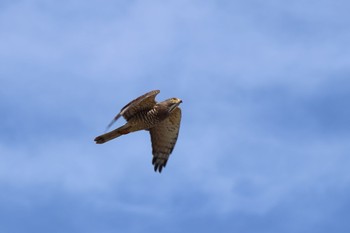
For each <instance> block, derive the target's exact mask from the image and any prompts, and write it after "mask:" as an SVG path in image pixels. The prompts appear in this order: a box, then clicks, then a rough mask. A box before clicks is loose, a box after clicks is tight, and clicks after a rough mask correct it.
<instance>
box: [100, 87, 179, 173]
mask: <svg viewBox="0 0 350 233" xmlns="http://www.w3.org/2000/svg"><path fill="white" fill-rule="evenodd" d="M159 93H160V91H159V90H153V91H150V92H147V93H146V94H144V95H141V96H140V97H138V98H136V99H134V100H132V101H131V102H130V103H128V104H127V105H125V106H124V107H123V108H122V109H121V110H120V112H119V113H118V114H117V115H116V116H115V117H114V118H113V120H112V122H111V123H110V124H109V125H108V126H107V129H109V128H110V127H111V126H112V125H113V124H114V123H115V122H116V121H117V120H118V119H119V118H120V117H121V116H122V117H124V119H125V120H126V123H125V124H124V125H123V126H121V127H119V128H117V129H114V130H112V131H110V132H108V133H105V134H102V135H100V136H97V137H96V138H95V139H94V141H95V142H96V144H102V143H105V142H108V141H110V140H112V139H115V138H117V137H119V136H122V135H125V134H128V133H132V132H135V131H140V130H146V131H149V133H150V136H151V144H152V154H153V158H152V165H153V166H154V171H155V172H157V171H158V172H159V173H161V172H162V170H163V168H164V167H165V166H166V164H167V161H168V159H169V156H170V154H171V153H172V152H173V150H174V147H175V144H176V141H177V138H178V135H179V129H180V123H181V108H180V107H179V105H180V104H181V103H182V100H181V99H179V98H170V99H167V100H164V101H162V102H156V101H155V97H156V96H157V95H158V94H159Z"/></svg>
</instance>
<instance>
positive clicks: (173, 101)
mask: <svg viewBox="0 0 350 233" xmlns="http://www.w3.org/2000/svg"><path fill="white" fill-rule="evenodd" d="M163 103H164V104H165V106H166V107H167V109H168V112H169V113H171V112H172V111H173V110H174V109H175V108H176V107H177V106H179V105H180V104H181V103H182V100H181V99H179V98H170V99H167V100H165V101H163Z"/></svg>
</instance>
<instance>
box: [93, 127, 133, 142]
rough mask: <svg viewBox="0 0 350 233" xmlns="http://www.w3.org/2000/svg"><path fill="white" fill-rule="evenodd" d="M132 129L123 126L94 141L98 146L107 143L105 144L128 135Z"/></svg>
mask: <svg viewBox="0 0 350 233" xmlns="http://www.w3.org/2000/svg"><path fill="white" fill-rule="evenodd" d="M130 128H131V127H130V126H128V125H123V126H122V127H119V128H117V129H115V130H112V131H111V132H108V133H105V134H102V135H100V136H98V137H96V138H95V139H94V141H95V142H96V143H97V144H102V143H105V142H108V141H110V140H112V139H114V138H117V137H119V136H121V135H123V134H128V133H130V131H129V129H130Z"/></svg>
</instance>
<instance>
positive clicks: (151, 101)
mask: <svg viewBox="0 0 350 233" xmlns="http://www.w3.org/2000/svg"><path fill="white" fill-rule="evenodd" d="M159 92H160V91H159V90H154V91H150V92H148V93H146V94H144V95H142V96H140V97H138V98H136V99H134V100H133V101H131V102H130V103H128V104H127V105H125V106H124V107H123V108H122V109H121V110H120V112H119V113H118V115H116V116H115V117H114V119H113V120H112V122H111V123H109V125H108V126H107V129H108V128H109V127H111V126H112V125H113V123H114V122H116V121H117V120H118V119H119V117H120V116H123V117H124V118H125V120H127V121H128V120H129V119H130V118H131V117H132V116H134V115H135V114H136V113H138V112H141V111H145V110H150V109H152V108H153V107H154V105H155V104H156V101H155V98H156V95H158V93H159Z"/></svg>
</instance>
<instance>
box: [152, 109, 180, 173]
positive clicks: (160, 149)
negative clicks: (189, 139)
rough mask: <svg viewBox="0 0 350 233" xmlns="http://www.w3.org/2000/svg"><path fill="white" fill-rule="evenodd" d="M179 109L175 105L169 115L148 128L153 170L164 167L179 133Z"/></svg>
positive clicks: (159, 169)
mask: <svg viewBox="0 0 350 233" xmlns="http://www.w3.org/2000/svg"><path fill="white" fill-rule="evenodd" d="M180 122H181V109H180V108H179V107H177V108H176V109H174V111H173V112H172V113H171V114H170V116H169V117H168V118H167V119H165V120H164V121H162V122H161V123H159V124H158V125H157V126H155V127H153V128H151V129H150V134H151V141H152V154H153V160H152V164H153V165H154V171H157V170H158V171H159V172H161V171H162V169H163V167H165V165H166V163H167V161H168V158H169V156H170V154H171V152H172V151H173V149H174V146H175V144H176V140H177V137H178V135H179V129H180Z"/></svg>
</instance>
